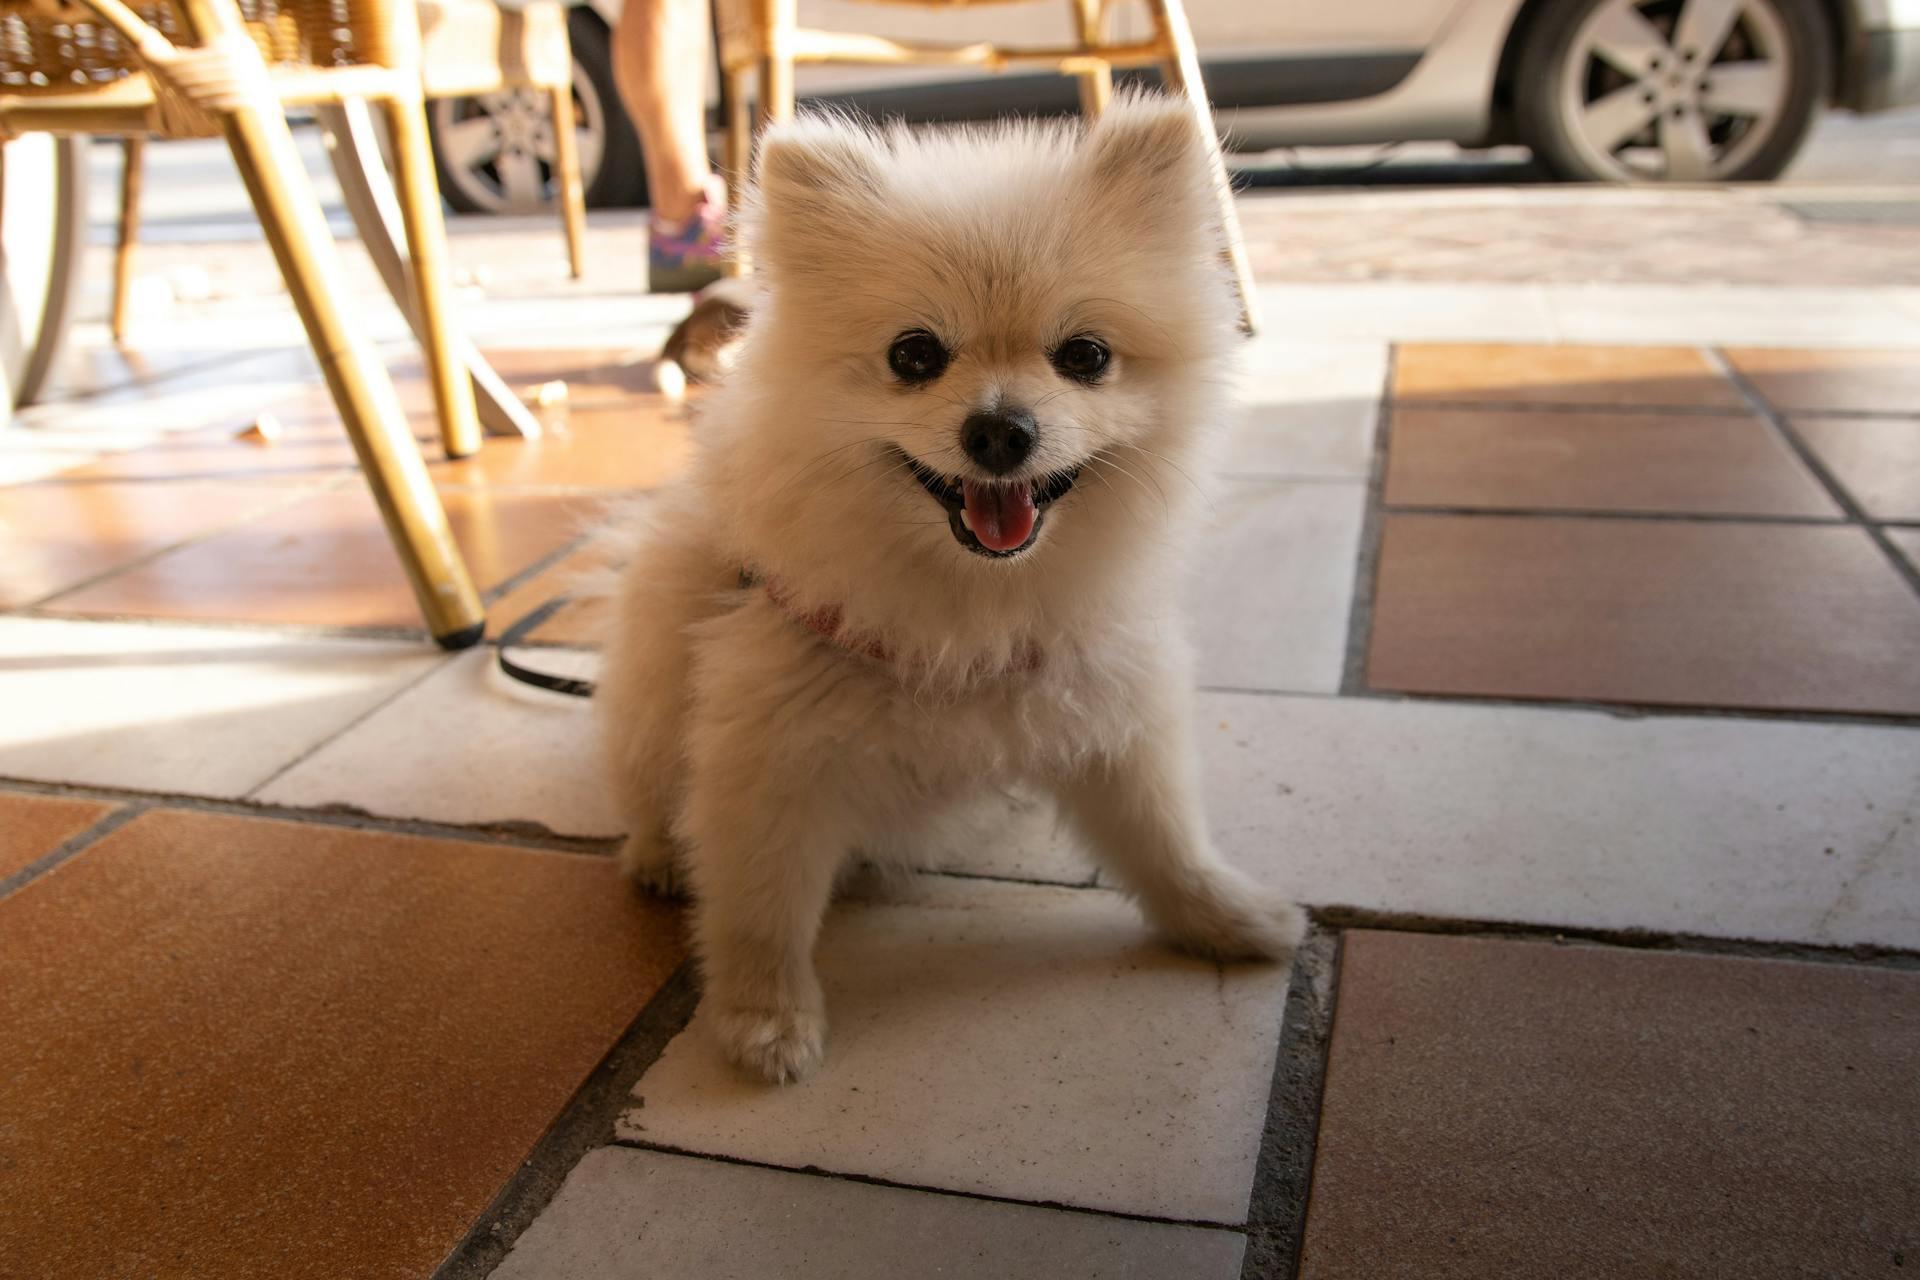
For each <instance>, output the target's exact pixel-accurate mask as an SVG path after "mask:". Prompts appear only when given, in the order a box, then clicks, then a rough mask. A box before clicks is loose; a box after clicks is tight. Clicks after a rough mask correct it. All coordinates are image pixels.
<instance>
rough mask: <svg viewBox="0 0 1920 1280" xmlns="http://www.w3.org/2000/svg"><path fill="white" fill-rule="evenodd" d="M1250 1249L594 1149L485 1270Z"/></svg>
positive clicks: (1165, 1230) (652, 1273)
mask: <svg viewBox="0 0 1920 1280" xmlns="http://www.w3.org/2000/svg"><path fill="white" fill-rule="evenodd" d="M1244 1249H1245V1240H1244V1238H1243V1237H1242V1236H1240V1235H1239V1234H1237V1233H1235V1232H1231V1231H1218V1230H1209V1229H1205V1228H1199V1227H1183V1226H1169V1225H1164V1224H1160V1223H1152V1222H1137V1221H1132V1220H1129V1219H1124V1218H1105V1217H1099V1216H1097V1215H1094V1214H1086V1213H1070V1212H1065V1211H1062V1210H1059V1209H1042V1208H1035V1207H1031V1206H1027V1205H1014V1204H1001V1203H996V1202H994V1201H990V1200H975V1199H968V1198H965V1197H961V1196H947V1195H937V1194H931V1193H928V1192H925V1191H909V1190H905V1189H902V1188H899V1187H883V1186H874V1185H871V1184H866V1183H859V1182H849V1181H846V1180H845V1179H840V1178H825V1177H816V1176H811V1175H807V1174H798V1173H786V1172H783V1171H780V1170H774V1169H759V1168H753V1167H751V1166H746V1165H736V1164H723V1163H720V1162H718V1161H713V1160H701V1159H696V1158H692V1157H688V1156H677V1155H668V1154H664V1153H661V1152H654V1151H636V1150H632V1149H628V1148H621V1147H603V1148H601V1149H600V1150H598V1151H594V1152H591V1153H589V1154H588V1155H587V1157H586V1158H585V1159H584V1160H582V1161H581V1162H580V1163H579V1165H577V1166H576V1167H575V1168H574V1170H573V1172H572V1173H570V1174H568V1175H567V1181H566V1184H565V1185H564V1186H562V1187H561V1188H560V1193H559V1195H557V1196H556V1197H555V1198H554V1200H553V1203H552V1204H550V1205H548V1206H547V1208H546V1209H545V1210H544V1211H542V1213H541V1215H540V1217H539V1218H537V1219H536V1220H535V1221H534V1223H533V1225H531V1226H530V1227H528V1228H527V1230H526V1232H525V1234H523V1235H522V1236H521V1237H520V1239H519V1240H518V1241H517V1242H516V1243H515V1244H514V1247H513V1250H512V1252H510V1253H509V1254H508V1255H507V1257H506V1259H505V1261H503V1262H502V1263H501V1264H500V1266H499V1268H498V1269H497V1270H495V1271H494V1273H493V1275H494V1280H601V1278H602V1277H607V1276H629V1275H631V1276H639V1275H644V1276H647V1277H650V1278H652V1280H675V1278H676V1277H685V1280H735V1278H738V1280H761V1278H762V1277H768V1276H780V1277H791V1278H792V1280H807V1278H810V1277H829V1276H831V1277H836V1278H837V1280H854V1278H856V1277H874V1278H875V1280H879V1278H880V1277H887V1278H888V1280H892V1278H893V1277H898V1276H923V1275H953V1276H979V1277H988V1276H991V1277H996V1278H1000V1280H1022V1278H1023V1277H1031V1278H1032V1280H1057V1278H1059V1277H1068V1276H1073V1277H1088V1278H1089V1280H1092V1278H1093V1277H1100V1278H1101V1280H1130V1278H1131V1280H1160V1278H1161V1277H1171V1276H1179V1277H1182V1280H1233V1278H1234V1277H1238V1276H1239V1274H1240V1258H1241V1254H1242V1252H1243V1251H1244Z"/></svg>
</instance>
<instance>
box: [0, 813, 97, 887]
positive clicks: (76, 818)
mask: <svg viewBox="0 0 1920 1280" xmlns="http://www.w3.org/2000/svg"><path fill="white" fill-rule="evenodd" d="M113 809H114V806H112V805H110V804H102V803H101V802H99V801H97V800H74V799H70V798H68V797H67V796H37V795H31V794H28V793H25V792H17V791H9V792H0V880H4V879H6V878H7V877H8V876H10V875H12V874H13V873H14V872H16V871H18V870H20V869H21V868H22V867H24V866H26V865H27V864H28V863H30V862H32V861H34V860H35V859H36V858H39V857H40V856H41V855H43V854H48V853H52V852H53V851H54V850H55V849H57V848H59V847H60V846H61V845H62V844H65V843H66V842H67V841H68V840H71V839H73V837H75V836H77V835H79V834H80V833H81V832H82V831H85V830H86V829H87V828H88V827H90V826H92V825H93V824H94V823H96V822H98V821H100V819H102V818H104V817H106V816H107V815H108V814H109V813H112V812H113Z"/></svg>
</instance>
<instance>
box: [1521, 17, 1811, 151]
mask: <svg viewBox="0 0 1920 1280" xmlns="http://www.w3.org/2000/svg"><path fill="white" fill-rule="evenodd" d="M1831 66H1832V38H1831V35H1830V34H1829V32H1828V30H1827V25H1826V21H1825V19H1824V17H1823V16H1822V14H1821V12H1820V9H1819V7H1818V3H1817V0H1547V6H1546V9H1545V10H1544V11H1543V12H1542V13H1541V14H1540V15H1539V17H1538V19H1537V20H1536V21H1535V22H1534V23H1533V25H1532V29H1531V30H1530V31H1529V32H1528V33H1527V36H1526V40H1525V43H1524V45H1523V46H1522V48H1521V51H1520V58H1519V62H1518V64H1517V67H1516V83H1515V94H1514V101H1515V107H1516V110H1517V111H1518V114H1519V124H1520V128H1521V130H1522V136H1523V137H1524V138H1525V139H1526V141H1527V142H1528V144H1529V145H1530V146H1532V147H1533V149H1534V151H1535V153H1536V154H1537V155H1539V156H1540V157H1541V159H1543V160H1544V161H1546V163H1547V164H1548V165H1549V166H1550V167H1551V168H1552V169H1553V170H1554V171H1555V172H1557V173H1559V174H1561V175H1562V176H1563V177H1568V178H1575V179H1583V180H1589V181H1592V180H1600V181H1609V182H1742V181H1753V180H1758V179H1765V178H1772V177H1775V176H1777V175H1778V174H1779V173H1780V171H1781V170H1782V169H1785V168H1786V167H1787V165H1788V163H1789V162H1790V161H1792V159H1793V157H1794V154H1795V153H1796V152H1797V151H1799V149H1800V144H1801V143H1802V142H1804V141H1805V140H1806V136H1807V130H1808V129H1809V128H1810V127H1811V126H1812V124H1813V117H1814V114H1815V112H1817V111H1818V110H1819V108H1820V106H1821V104H1822V103H1823V102H1825V101H1826V98H1827V90H1828V77H1829V69H1830V67H1831Z"/></svg>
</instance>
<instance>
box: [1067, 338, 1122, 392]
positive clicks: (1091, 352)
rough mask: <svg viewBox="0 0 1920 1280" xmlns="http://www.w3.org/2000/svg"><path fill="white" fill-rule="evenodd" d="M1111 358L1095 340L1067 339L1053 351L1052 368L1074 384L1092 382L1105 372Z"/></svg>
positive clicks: (1104, 348) (1103, 345)
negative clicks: (1070, 379)
mask: <svg viewBox="0 0 1920 1280" xmlns="http://www.w3.org/2000/svg"><path fill="white" fill-rule="evenodd" d="M1112 358H1113V357H1112V355H1111V353H1109V352H1108V351H1107V348H1106V345H1105V344H1104V343H1102V342H1100V341H1099V340H1098V339H1096V338H1084V337H1083V338H1068V339H1067V340H1066V341H1065V342H1063V343H1061V344H1060V345H1059V346H1057V347H1055V348H1054V349H1053V367H1054V368H1055V369H1058V370H1059V371H1060V372H1061V373H1062V374H1064V375H1065V376H1066V377H1069V378H1072V379H1073V380H1074V381H1075V382H1092V381H1093V380H1094V379H1096V378H1098V377H1099V376H1100V375H1101V374H1102V373H1105V372H1106V369H1107V361H1108V360H1110V359H1112Z"/></svg>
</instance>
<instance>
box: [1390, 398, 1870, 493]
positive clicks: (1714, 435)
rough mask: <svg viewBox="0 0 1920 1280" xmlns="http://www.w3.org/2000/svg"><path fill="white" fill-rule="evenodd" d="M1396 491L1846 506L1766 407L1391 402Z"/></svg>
mask: <svg viewBox="0 0 1920 1280" xmlns="http://www.w3.org/2000/svg"><path fill="white" fill-rule="evenodd" d="M1389 438H1390V441H1391V445H1390V451H1389V455H1388V459H1387V487H1386V500H1387V501H1388V502H1390V503H1399V504H1403V505H1409V506H1436V507H1507V508H1549V509H1551V508H1559V509H1572V510H1589V511H1663V512H1700V513H1709V514H1715V515H1794V516H1839V515H1840V514H1841V512H1840V509H1839V508H1838V507H1837V506H1836V505H1835V504H1834V502H1833V500H1832V499H1831V498H1829V497H1827V495H1826V491H1825V490H1823V489H1822V488H1821V487H1820V483H1819V481H1817V480H1815V479H1814V477H1813V473H1812V472H1810V471H1808V470H1807V469H1806V467H1805V466H1803V465H1802V464H1801V463H1800V460H1799V459H1797V458H1795V457H1794V456H1793V453H1792V451H1791V450H1789V449H1788V448H1787V446H1786V445H1785V444H1783V443H1781V441H1780V440H1779V438H1778V437H1777V436H1775V435H1774V433H1773V431H1772V429H1771V428H1770V427H1768V426H1767V424H1766V423H1765V422H1763V421H1761V419H1759V418H1758V417H1754V416H1751V415H1749V416H1746V417H1732V416H1724V417H1723V416H1719V415H1710V414H1674V415H1672V416H1670V417H1669V416H1665V415H1661V414H1651V413H1538V412H1533V413H1523V412H1511V413H1488V412H1484V411H1480V412H1476V411H1474V410H1470V409H1406V408H1400V409H1396V410H1394V412H1393V430H1392V435H1391V436H1390V437H1389Z"/></svg>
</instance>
